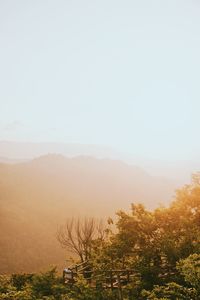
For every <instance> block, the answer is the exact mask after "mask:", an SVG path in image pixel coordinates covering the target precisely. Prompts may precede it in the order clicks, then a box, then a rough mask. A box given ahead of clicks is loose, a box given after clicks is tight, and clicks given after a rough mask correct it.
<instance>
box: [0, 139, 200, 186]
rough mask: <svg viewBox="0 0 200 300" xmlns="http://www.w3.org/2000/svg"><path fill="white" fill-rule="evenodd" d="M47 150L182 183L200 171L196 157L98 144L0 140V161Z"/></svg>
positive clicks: (15, 160) (25, 159)
mask: <svg viewBox="0 0 200 300" xmlns="http://www.w3.org/2000/svg"><path fill="white" fill-rule="evenodd" d="M47 153H57V154H62V155H65V156H67V157H75V156H80V155H85V156H92V157H95V158H109V159H115V160H122V161H124V162H126V163H128V164H131V165H133V166H134V165H137V166H140V167H142V168H144V169H145V170H146V171H148V172H149V173H150V174H151V175H153V176H163V177H168V178H173V179H175V180H176V181H178V182H179V184H181V185H182V184H185V183H189V182H190V179H191V174H192V173H193V172H195V171H199V170H200V158H199V157H193V158H192V159H188V160H186V161H184V160H183V161H181V160H180V161H179V160H176V161H173V160H168V161H164V160H159V159H150V158H145V157H138V156H133V155H130V154H124V153H120V152H117V151H116V150H115V149H112V148H109V147H103V146H100V145H83V144H78V143H71V144H70V143H44V142H43V143H34V142H13V141H0V162H8V163H15V162H22V161H27V160H30V159H33V158H35V157H38V156H42V155H46V154H47Z"/></svg>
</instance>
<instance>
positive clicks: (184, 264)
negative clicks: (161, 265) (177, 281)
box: [177, 254, 200, 292]
mask: <svg viewBox="0 0 200 300" xmlns="http://www.w3.org/2000/svg"><path fill="white" fill-rule="evenodd" d="M177 269H178V270H179V271H180V273H181V274H182V275H183V276H184V278H185V281H186V282H188V283H190V284H191V285H192V286H193V287H195V288H196V289H197V290H198V291H199V292H200V254H192V255H190V256H189V257H187V258H186V259H183V260H180V262H179V263H178V264H177Z"/></svg>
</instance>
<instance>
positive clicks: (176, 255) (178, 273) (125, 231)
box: [0, 175, 200, 300]
mask: <svg viewBox="0 0 200 300" xmlns="http://www.w3.org/2000/svg"><path fill="white" fill-rule="evenodd" d="M199 221H200V177H199V175H195V176H194V177H193V182H192V184H191V185H187V186H184V187H183V188H182V189H180V190H179V191H177V194H176V198H175V200H174V201H173V202H172V203H171V205H170V207H169V208H157V209H155V210H153V211H150V210H148V209H146V208H145V207H144V206H143V205H142V204H133V205H132V207H131V210H129V211H128V212H126V211H123V210H121V211H120V212H118V213H117V219H116V220H115V221H114V220H112V219H109V221H108V224H107V227H105V228H104V229H103V228H102V231H101V234H100V235H99V236H95V235H90V234H89V235H87V232H86V231H88V232H94V230H95V224H97V223H94V222H93V221H92V219H90V220H87V221H86V222H83V223H80V222H78V223H77V222H73V223H68V224H71V225H70V226H69V227H68V228H69V230H68V231H66V230H65V231H62V230H61V237H62V238H63V239H62V238H61V239H60V242H61V243H62V242H63V245H65V246H66V249H70V248H71V249H74V250H75V251H76V250H77V247H78V249H79V250H80V252H79V254H80V258H81V260H82V261H84V262H85V263H86V264H87V265H88V268H87V269H86V270H84V269H83V271H82V272H79V273H77V272H78V271H77V270H78V269H77V267H76V268H75V272H76V273H75V274H76V275H74V277H72V278H71V279H67V280H66V281H65V282H64V281H63V280H62V278H61V276H57V275H56V270H55V269H51V270H50V271H47V272H45V273H42V274H21V275H20V274H18V275H17V274H13V275H12V276H10V277H9V276H8V277H6V276H1V277H0V299H15V300H22V299H23V300H32V299H33V300H36V299H46V300H47V299H48V300H50V299H51V300H128V299H129V300H150V299H151V300H159V299H160V300H167V299H170V300H184V299H185V300H199V299H200V222H199ZM113 223H114V224H115V226H116V227H115V230H114V231H113V230H112V226H111V225H113ZM77 224H78V227H77ZM91 225H92V227H91ZM74 226H75V229H76V228H77V229H78V231H76V230H75V231H73V230H72V229H73V227H74ZM91 228H93V229H92V231H91ZM98 231H99V230H98ZM76 232H77V233H78V234H80V233H81V237H80V240H79V242H81V241H82V242H83V245H84V247H82V246H81V244H80V243H79V242H78V240H77V244H76V242H75V243H72V244H70V243H68V242H67V241H70V240H73V241H76V238H75V233H76ZM86 245H88V247H86ZM71 270H73V269H71ZM128 270H129V271H128ZM127 271H128V272H129V273H128V274H129V275H128V277H127ZM70 272H73V271H70ZM117 272H118V273H117ZM120 273H121V275H118V276H116V275H115V274H120Z"/></svg>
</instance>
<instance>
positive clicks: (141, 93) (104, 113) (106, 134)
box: [0, 0, 200, 160]
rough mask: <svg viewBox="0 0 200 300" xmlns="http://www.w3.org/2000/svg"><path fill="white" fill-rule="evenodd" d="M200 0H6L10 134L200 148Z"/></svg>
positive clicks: (6, 125) (3, 116)
mask: <svg viewBox="0 0 200 300" xmlns="http://www.w3.org/2000/svg"><path fill="white" fill-rule="evenodd" d="M199 83H200V1H198V0H165V1H164V0H162V1H161V0H137V1H136V0H130V1H128V0H123V1H122V0H121V1H118V0H101V1H100V0H98V1H97V0H90V1H89V0H84V1H82V0H54V1H52V0H34V1H33V0H32V1H30V0H28V1H27V0H18V1H15V0H1V1H0V140H14V141H34V142H62V143H63V142H64V143H81V144H94V145H104V146H109V147H113V148H114V149H116V150H117V151H120V152H124V153H130V154H131V155H140V156H144V157H149V158H157V159H165V160H168V159H173V160H176V159H177V160H178V159H182V160H193V159H194V160H195V159H197V158H199V153H200V139H199V128H200V117H199V115H200V84H199Z"/></svg>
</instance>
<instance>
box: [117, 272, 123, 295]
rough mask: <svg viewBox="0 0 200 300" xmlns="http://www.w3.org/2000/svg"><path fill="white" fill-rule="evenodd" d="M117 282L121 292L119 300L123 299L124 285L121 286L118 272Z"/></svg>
mask: <svg viewBox="0 0 200 300" xmlns="http://www.w3.org/2000/svg"><path fill="white" fill-rule="evenodd" d="M117 282H118V293H119V300H123V294H122V286H121V279H120V274H119V273H118V274H117Z"/></svg>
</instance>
